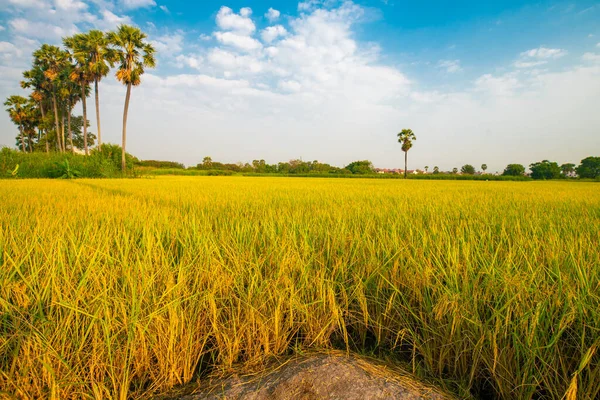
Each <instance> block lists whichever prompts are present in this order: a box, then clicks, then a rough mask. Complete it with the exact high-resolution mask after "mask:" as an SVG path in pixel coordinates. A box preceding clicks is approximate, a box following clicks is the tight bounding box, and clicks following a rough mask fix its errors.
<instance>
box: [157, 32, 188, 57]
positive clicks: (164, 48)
mask: <svg viewBox="0 0 600 400" xmlns="http://www.w3.org/2000/svg"><path fill="white" fill-rule="evenodd" d="M151 43H152V45H153V46H154V48H155V49H156V51H157V52H158V56H159V57H160V56H163V55H165V56H172V55H175V54H178V53H181V50H183V34H182V33H181V32H177V33H175V34H172V35H162V36H159V37H157V38H156V39H154V40H151Z"/></svg>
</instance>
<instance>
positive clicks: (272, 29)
mask: <svg viewBox="0 0 600 400" xmlns="http://www.w3.org/2000/svg"><path fill="white" fill-rule="evenodd" d="M285 35H287V30H286V29H285V28H284V27H283V26H281V25H275V26H269V27H267V28H266V29H263V31H262V32H261V37H262V39H263V41H265V42H266V43H271V42H272V41H273V40H275V39H277V38H278V37H282V36H285Z"/></svg>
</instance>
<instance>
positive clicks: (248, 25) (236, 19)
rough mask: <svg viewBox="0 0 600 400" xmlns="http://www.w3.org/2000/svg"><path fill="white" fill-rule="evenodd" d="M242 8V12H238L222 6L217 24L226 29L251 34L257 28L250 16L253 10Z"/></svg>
mask: <svg viewBox="0 0 600 400" xmlns="http://www.w3.org/2000/svg"><path fill="white" fill-rule="evenodd" d="M248 10H250V9H248V8H242V10H240V14H236V13H234V12H233V10H232V9H231V8H229V7H225V6H223V7H221V9H220V10H219V12H218V13H217V21H216V22H217V26H218V27H219V28H221V29H223V30H226V31H236V32H239V33H243V34H251V33H253V32H254V31H255V30H256V26H255V25H254V22H252V20H251V19H250V18H249V15H250V13H251V10H250V11H248Z"/></svg>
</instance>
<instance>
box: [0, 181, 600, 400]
mask: <svg viewBox="0 0 600 400" xmlns="http://www.w3.org/2000/svg"><path fill="white" fill-rule="evenodd" d="M599 232H600V186H599V185H598V184H594V183H569V182H469V181H465V182H454V181H453V182H446V181H410V180H409V181H405V180H362V179H360V180H359V179H351V180H343V179H340V180H338V179H301V178H296V179H290V178H242V177H160V178H156V179H137V180H75V181H46V180H20V181H19V180H11V181H8V180H4V181H0V257H1V258H0V397H1V396H2V394H1V393H4V395H5V396H16V397H18V398H97V399H110V398H119V399H126V398H128V397H140V396H149V395H151V394H152V393H161V392H164V391H166V390H168V389H170V388H172V387H174V386H176V385H180V384H183V383H186V382H189V381H190V380H192V379H193V378H194V377H195V376H196V375H197V374H198V373H199V372H202V371H208V370H209V369H210V368H220V369H225V370H226V369H228V368H230V367H231V366H232V365H234V364H235V363H238V362H247V363H249V365H258V364H260V363H261V362H263V361H264V360H265V359H266V357H268V356H270V355H281V354H283V353H286V352H289V351H291V350H293V349H308V348H327V347H332V346H335V347H341V348H344V347H347V348H349V349H356V350H364V349H377V350H381V351H384V352H389V353H391V354H395V355H396V356H397V357H398V358H401V359H405V360H407V361H409V362H410V363H411V364H410V365H412V368H413V372H414V373H416V374H418V375H422V376H429V377H434V378H438V379H440V380H441V379H443V381H440V382H448V383H447V384H448V385H449V387H451V388H452V389H453V390H455V391H457V392H458V393H459V394H460V395H468V394H469V393H471V394H474V395H475V396H478V397H484V396H487V395H492V394H493V395H494V396H497V397H501V398H515V399H530V398H535V397H536V396H537V397H539V396H546V398H550V399H561V398H563V397H565V396H566V397H567V398H569V399H575V398H577V399H579V398H581V399H585V398H590V399H591V398H597V396H600V361H599V358H598V357H599V356H598V352H597V351H596V349H597V347H598V345H600V333H599V332H600V301H599V300H600V299H599V293H600V250H599V249H600V238H599V236H600V233H599ZM2 391H3V392H2Z"/></svg>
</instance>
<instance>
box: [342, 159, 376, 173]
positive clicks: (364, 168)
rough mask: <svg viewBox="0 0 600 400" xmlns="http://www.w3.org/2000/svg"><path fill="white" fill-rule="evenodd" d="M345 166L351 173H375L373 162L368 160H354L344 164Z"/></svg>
mask: <svg viewBox="0 0 600 400" xmlns="http://www.w3.org/2000/svg"><path fill="white" fill-rule="evenodd" d="M345 168H346V169H347V170H348V171H350V172H352V173H353V174H359V175H365V174H373V173H375V169H374V168H373V163H372V162H371V161H369V160H363V161H354V162H351V163H350V164H348V165H346V167H345Z"/></svg>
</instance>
